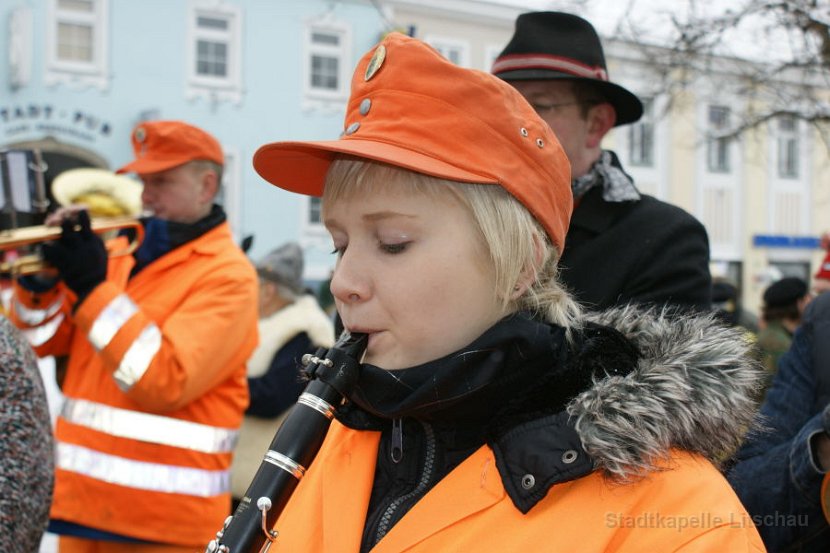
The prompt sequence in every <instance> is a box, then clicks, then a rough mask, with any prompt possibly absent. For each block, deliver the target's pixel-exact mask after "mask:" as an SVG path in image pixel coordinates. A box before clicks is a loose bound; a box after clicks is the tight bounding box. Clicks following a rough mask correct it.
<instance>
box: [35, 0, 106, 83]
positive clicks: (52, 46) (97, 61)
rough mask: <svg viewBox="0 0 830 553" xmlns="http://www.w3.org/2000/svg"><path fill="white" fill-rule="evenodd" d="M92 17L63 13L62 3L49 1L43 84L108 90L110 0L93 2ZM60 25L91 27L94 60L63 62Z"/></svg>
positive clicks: (83, 14) (82, 14) (77, 13)
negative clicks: (59, 39)
mask: <svg viewBox="0 0 830 553" xmlns="http://www.w3.org/2000/svg"><path fill="white" fill-rule="evenodd" d="M91 3H92V11H91V12H89V13H86V12H78V11H73V10H62V9H60V7H59V5H58V4H59V0H48V4H47V8H46V72H45V76H44V82H45V83H46V84H47V85H49V86H51V85H56V84H71V85H80V86H94V87H97V88H100V89H101V90H106V89H107V87H108V86H109V80H110V75H109V70H108V65H109V0H92V2H91ZM61 23H73V24H81V25H89V26H90V27H92V44H91V45H90V47H91V48H92V59H91V61H89V62H81V61H70V60H62V59H60V58H59V57H58V51H57V49H58V26H59V25H60V24H61Z"/></svg>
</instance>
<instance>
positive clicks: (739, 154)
mask: <svg viewBox="0 0 830 553" xmlns="http://www.w3.org/2000/svg"><path fill="white" fill-rule="evenodd" d="M708 86H709V85H708V84H707V85H701V88H702V89H704V90H705V91H706V92H705V93H704V94H703V96H704V98H709V99H708V100H706V99H704V100H702V101H701V103H700V104H699V107H698V109H697V116H696V117H697V121H698V128H699V129H701V137H702V140H701V141H700V142H699V146H698V151H697V154H696V157H697V161H696V163H697V170H696V178H695V181H696V183H697V190H696V194H697V199H696V209H695V214H696V215H697V217H698V219H700V220H701V222H703V224H704V225H708V224H723V225H728V228H729V235H730V236H731V238H730V239H729V240H728V241H717V239H716V236H715V235H714V234H712V231H711V230H710V236H709V240H710V244H709V247H710V250H711V251H710V257H711V258H712V259H718V260H728V261H737V260H740V259H742V256H743V249H744V242H743V239H742V238H741V237H742V236H743V230H742V229H743V220H744V217H745V213H744V211H743V208H741V209H738V206H744V205H745V203H744V194H745V193H744V184H743V178H744V165H743V164H744V153H743V145H742V143H741V139H740V137H737V138H730V139H729V140H728V144H727V146H726V147H727V149H728V150H727V151H728V157H729V171H728V172H724V171H712V170H711V168H710V166H709V155H710V154H709V148H710V147H711V142H712V140H713V139H716V138H718V133H717V132H713V129H712V126H711V124H710V123H709V117H710V116H709V113H710V108H711V107H713V106H714V107H722V108H726V109H727V110H728V113H729V121H732V120H733V119H732V118H734V117H735V116H736V114H739V113H741V109H740V108H741V106H742V104H741V100H740V98H724V97H723V95H721V94H717V91H716V90H715V89H712V90H709V88H708ZM710 95H711V96H710ZM727 130H728V127H727ZM707 194H730V195H731V196H732V206H733V209H734V210H735V211H733V212H732V213H731V214H730V215H729V217H727V218H720V219H718V221H713V220H712V217H713V216H714V215H715V214H713V213H711V212H707V209H706V198H707Z"/></svg>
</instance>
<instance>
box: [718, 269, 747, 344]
mask: <svg viewBox="0 0 830 553" xmlns="http://www.w3.org/2000/svg"><path fill="white" fill-rule="evenodd" d="M712 310H713V311H714V312H715V314H716V315H717V317H718V318H719V319H720V320H722V321H723V322H725V323H726V324H728V325H731V326H735V325H740V326H741V327H743V328H744V329H746V331H747V333H746V336H747V338H748V339H751V340H752V341H755V339H756V337H755V334H756V333H757V332H758V321H757V318H756V317H755V315H753V314H752V313H749V312H748V311H747V310H745V309H744V308H743V307H742V305H741V296H740V291H739V290H738V287H737V286H735V284H734V283H733V282H732V281H731V280H729V279H728V278H725V277H716V278H713V279H712Z"/></svg>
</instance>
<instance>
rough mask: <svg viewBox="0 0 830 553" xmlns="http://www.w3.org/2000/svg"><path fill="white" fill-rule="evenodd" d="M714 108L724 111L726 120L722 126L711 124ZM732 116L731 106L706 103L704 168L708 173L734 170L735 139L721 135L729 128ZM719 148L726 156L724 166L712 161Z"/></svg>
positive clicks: (723, 172)
mask: <svg viewBox="0 0 830 553" xmlns="http://www.w3.org/2000/svg"><path fill="white" fill-rule="evenodd" d="M715 109H718V110H724V111H725V112H726V122H725V123H724V125H723V127H722V128H714V127H713V126H712V120H711V117H712V111H713V110H715ZM732 117H734V115H733V110H732V108H731V106H727V105H723V104H708V105H707V106H706V133H707V139H706V170H707V171H708V172H709V173H718V174H726V175H728V174H731V173H732V172H733V171H734V170H735V159H734V157H735V156H734V154H733V150H734V143H735V140H734V139H732V138H723V137H722V136H721V135H722V134H724V131H728V130H729V125H730V122H731V119H732ZM721 150H722V151H723V152H724V153H725V156H726V167H725V168H722V167H720V166H716V165H714V164H713V163H712V160H713V159H712V158H713V154H714V153H717V152H719V151H721Z"/></svg>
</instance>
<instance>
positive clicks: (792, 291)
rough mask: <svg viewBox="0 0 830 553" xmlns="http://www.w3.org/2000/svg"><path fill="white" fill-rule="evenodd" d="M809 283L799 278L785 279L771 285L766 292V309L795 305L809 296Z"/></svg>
mask: <svg viewBox="0 0 830 553" xmlns="http://www.w3.org/2000/svg"><path fill="white" fill-rule="evenodd" d="M807 290H808V288H807V283H806V282H804V281H803V280H802V279H800V278H798V277H785V278H782V279H781V280H779V281H777V282H773V283H772V284H770V285H769V286H768V287H767V289H766V290H764V305H765V306H766V307H785V306H787V305H793V304H795V303H796V302H797V301H798V300H800V299H801V298H803V297H804V296H806V295H807Z"/></svg>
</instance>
